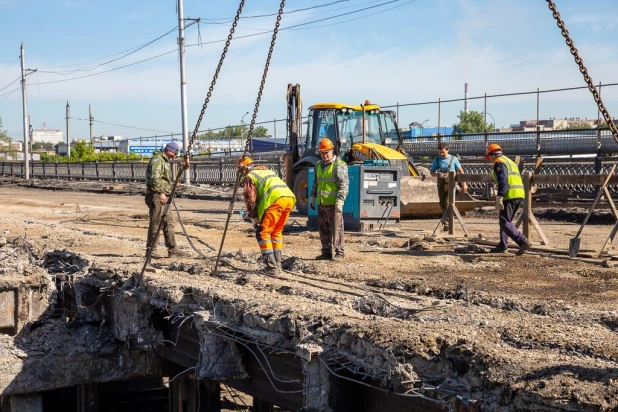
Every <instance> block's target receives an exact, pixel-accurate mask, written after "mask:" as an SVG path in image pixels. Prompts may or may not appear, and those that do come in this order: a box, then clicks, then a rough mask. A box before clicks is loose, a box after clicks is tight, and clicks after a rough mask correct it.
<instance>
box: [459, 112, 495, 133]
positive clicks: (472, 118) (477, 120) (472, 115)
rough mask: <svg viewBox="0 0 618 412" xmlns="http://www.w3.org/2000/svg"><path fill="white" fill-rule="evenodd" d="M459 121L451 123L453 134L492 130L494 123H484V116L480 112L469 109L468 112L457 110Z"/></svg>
mask: <svg viewBox="0 0 618 412" xmlns="http://www.w3.org/2000/svg"><path fill="white" fill-rule="evenodd" d="M457 118H458V119H459V123H455V124H454V125H453V134H466V133H484V132H486V131H489V132H493V130H494V125H493V124H491V123H485V116H484V115H483V113H481V112H477V111H476V110H471V111H469V112H468V113H466V112H464V111H463V110H462V111H460V112H459V116H457Z"/></svg>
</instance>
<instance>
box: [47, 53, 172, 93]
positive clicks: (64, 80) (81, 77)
mask: <svg viewBox="0 0 618 412" xmlns="http://www.w3.org/2000/svg"><path fill="white" fill-rule="evenodd" d="M177 52H178V50H176V49H174V50H170V51H167V52H165V53H161V54H157V55H156V56H152V57H149V58H147V59H144V60H139V61H136V62H133V63H129V64H125V65H124V66H118V67H114V68H113V69H109V70H104V71H102V72H97V73H92V74H86V75H84V76H77V77H71V78H69V79H61V80H50V81H47V82H39V83H37V84H52V83H62V82H69V81H71V80H77V79H84V78H86V77H92V76H98V75H99V74H104V73H109V72H113V71H115V70H120V69H124V68H127V67H131V66H135V65H136V64H140V63H144V62H147V61H150V60H154V59H157V58H159V57H162V56H165V55H166V54H170V53H177Z"/></svg>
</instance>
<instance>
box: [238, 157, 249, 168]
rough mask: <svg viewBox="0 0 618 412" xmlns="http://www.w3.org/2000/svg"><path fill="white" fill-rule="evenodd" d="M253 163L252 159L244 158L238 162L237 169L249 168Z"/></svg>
mask: <svg viewBox="0 0 618 412" xmlns="http://www.w3.org/2000/svg"><path fill="white" fill-rule="evenodd" d="M252 163H253V160H251V158H250V157H247V156H243V157H241V158H240V159H238V161H236V167H247V166H249V165H250V164H252Z"/></svg>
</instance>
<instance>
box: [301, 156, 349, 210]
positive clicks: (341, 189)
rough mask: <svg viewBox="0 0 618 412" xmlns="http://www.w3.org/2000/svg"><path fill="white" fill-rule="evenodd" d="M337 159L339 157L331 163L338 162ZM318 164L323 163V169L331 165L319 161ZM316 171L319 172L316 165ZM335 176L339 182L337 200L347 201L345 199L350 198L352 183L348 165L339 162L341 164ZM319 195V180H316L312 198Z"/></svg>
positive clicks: (335, 171)
mask: <svg viewBox="0 0 618 412" xmlns="http://www.w3.org/2000/svg"><path fill="white" fill-rule="evenodd" d="M337 159H338V157H337V156H334V157H333V160H331V161H330V162H329V163H332V162H336V161H337ZM318 163H322V165H323V167H326V166H328V164H329V163H327V164H324V163H323V162H322V161H321V160H318ZM316 170H317V164H316ZM333 176H334V177H335V180H336V181H337V189H338V190H337V200H342V201H345V198H346V197H347V196H348V186H349V185H350V182H349V180H348V165H347V164H346V162H339V164H338V165H337V166H336V167H335V170H333ZM317 194H318V179H315V178H314V179H313V186H312V188H311V194H310V196H312V197H317Z"/></svg>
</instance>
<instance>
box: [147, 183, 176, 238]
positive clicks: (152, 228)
mask: <svg viewBox="0 0 618 412" xmlns="http://www.w3.org/2000/svg"><path fill="white" fill-rule="evenodd" d="M144 201H145V202H146V205H147V206H148V209H149V214H148V216H149V217H150V222H149V224H148V239H147V240H146V250H149V248H151V247H153V248H155V249H156V247H157V244H158V243H159V237H158V236H157V229H158V228H159V223H160V222H161V217H162V215H163V208H164V207H165V205H162V204H161V202H160V201H159V194H158V193H150V192H149V193H146V198H145V199H144ZM162 229H163V238H164V239H165V246H166V247H167V248H168V249H171V248H174V247H176V236H175V234H174V214H173V213H168V215H167V216H166V217H165V220H164V221H163V226H162Z"/></svg>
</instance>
